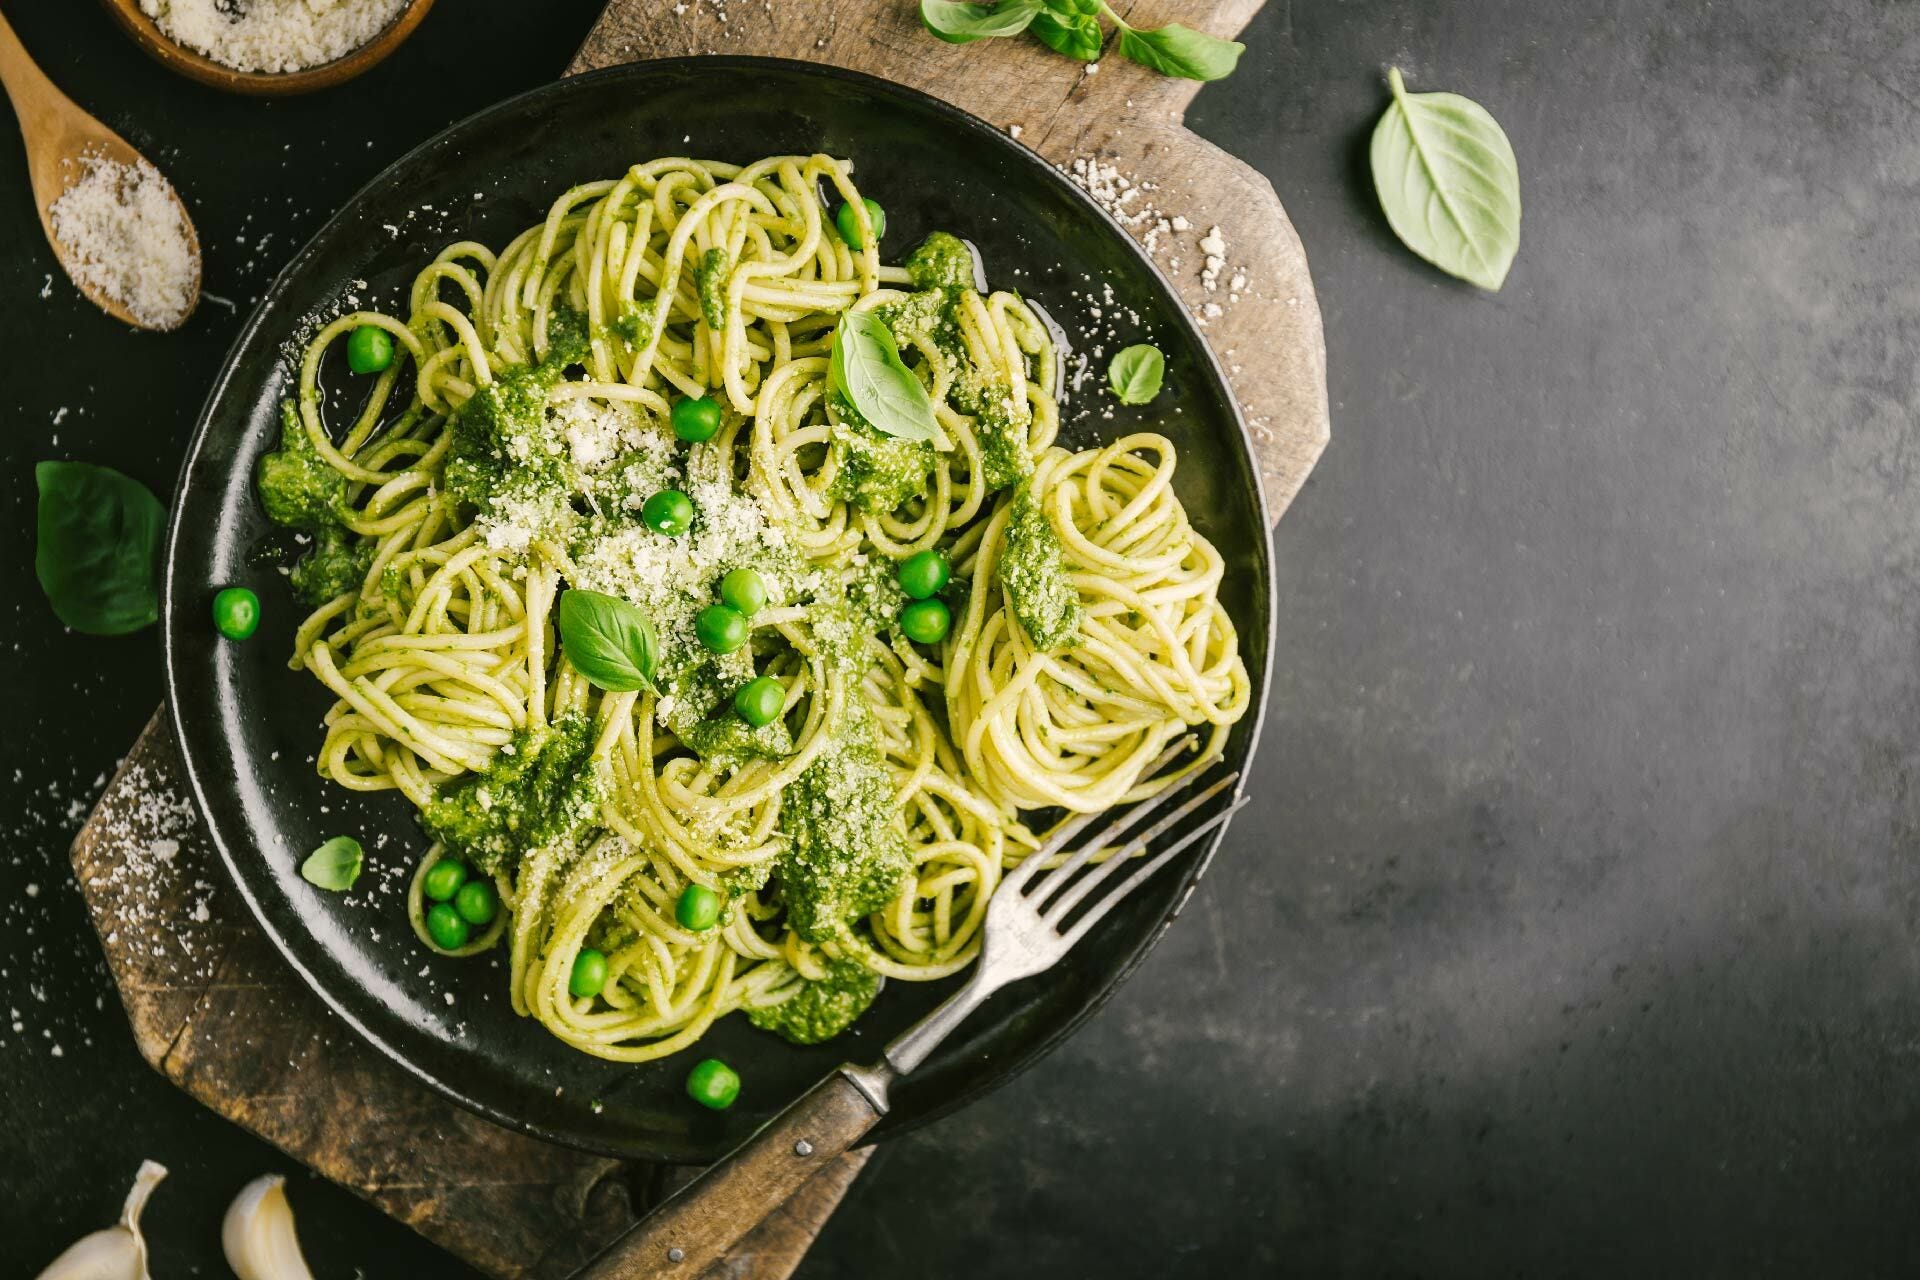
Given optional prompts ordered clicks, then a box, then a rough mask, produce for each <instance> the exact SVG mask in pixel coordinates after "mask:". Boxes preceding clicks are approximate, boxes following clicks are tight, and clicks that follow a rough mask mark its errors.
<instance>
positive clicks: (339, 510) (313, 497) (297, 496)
mask: <svg viewBox="0 0 1920 1280" xmlns="http://www.w3.org/2000/svg"><path fill="white" fill-rule="evenodd" d="M260 501H261V503H262V504H263V505H265V507H266V508H267V514H268V515H269V516H271V517H273V520H274V522H275V523H276V524H284V525H291V526H292V527H294V528H296V529H314V530H319V529H325V528H329V527H332V526H335V525H338V524H339V522H340V517H341V516H342V515H343V514H344V513H345V512H346V509H347V478H346V477H345V476H343V475H341V474H340V473H339V472H338V471H336V470H334V469H333V466H332V465H331V464H330V463H328V461H327V460H326V459H325V458H323V457H321V456H320V451H319V450H318V449H316V448H314V447H313V441H311V440H309V439H308V438H307V431H306V428H305V427H303V426H302V425H301V424H300V413H299V411H298V410H297V409H295V408H294V406H293V401H291V400H288V401H284V402H283V403H282V404H281V405H280V448H279V449H278V450H277V451H275V452H273V453H269V454H267V455H266V456H265V457H263V458H261V459H260Z"/></svg>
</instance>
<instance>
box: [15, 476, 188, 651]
mask: <svg viewBox="0 0 1920 1280" xmlns="http://www.w3.org/2000/svg"><path fill="white" fill-rule="evenodd" d="M33 475H34V481H35V483H36V484H37V485H38V487H39V490H40V512H39V537H38V541H37V543H36V545H35V547H34V555H33V569H34V573H35V575H36V576H37V577H38V578H39V579H40V589H41V590H42V591H44V592H46V594H47V603H49V604H51V605H52V606H53V611H54V613H55V614H56V615H57V616H58V617H59V619H60V621H62V622H64V623H66V624H67V625H68V626H69V627H72V628H73V629H74V630H75V631H84V632H86V633H87V634H88V635H96V636H118V635H126V634H127V633H128V632H132V631H138V630H140V629H141V628H142V627H145V626H148V625H150V624H152V623H153V622H155V621H156V620H157V619H158V618H159V617H160V596H159V592H158V591H157V590H156V589H155V587H154V575H155V572H156V570H157V569H158V567H159V556H160V539H161V533H162V531H163V530H164V529H165V527H166V523H167V513H166V510H165V508H163V507H162V506H161V505H160V501H159V499H157V498H155V497H154V496H153V493H152V492H151V491H150V490H149V489H148V488H147V486H145V485H143V484H141V483H140V482H139V481H138V480H135V479H133V478H132V477H130V476H124V475H121V474H120V473H119V472H118V471H115V470H113V469H112V468H110V467H96V466H91V465H89V464H87V463H84V462H42V463H41V464H39V465H38V466H36V467H35V468H34V469H33Z"/></svg>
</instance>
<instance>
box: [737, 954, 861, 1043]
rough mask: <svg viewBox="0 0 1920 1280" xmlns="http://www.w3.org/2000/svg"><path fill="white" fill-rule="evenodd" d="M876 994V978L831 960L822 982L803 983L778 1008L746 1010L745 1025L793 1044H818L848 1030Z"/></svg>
mask: <svg viewBox="0 0 1920 1280" xmlns="http://www.w3.org/2000/svg"><path fill="white" fill-rule="evenodd" d="M879 992H880V975H879V974H877V973H875V972H874V971H873V970H871V969H869V968H867V966H865V965H863V964H861V963H860V962H859V961H857V960H834V961H831V962H829V963H828V965H827V976H826V977H825V978H822V979H821V980H819V981H818V982H807V983H803V984H802V985H801V987H800V990H799V991H798V992H796V993H795V994H793V995H791V996H788V997H787V998H786V999H785V1000H782V1001H781V1002H780V1003H779V1004H776V1005H773V1006H771V1007H769V1008H765V1009H748V1010H747V1021H748V1022H751V1023H752V1024H753V1025H754V1026H756V1027H759V1028H760V1029H761V1030H762V1031H775V1032H778V1033H779V1034H780V1035H782V1036H785V1037H786V1038H787V1039H788V1040H791V1041H792V1042H793V1043H795V1044H819V1043H820V1042H821V1041H823V1040H831V1039H833V1038H834V1037H835V1036H837V1035H839V1034H840V1033H841V1032H842V1031H845V1030H846V1029H847V1028H848V1027H850V1026H852V1025H853V1023H854V1020H855V1019H856V1018H858V1017H859V1016H860V1015H861V1014H863V1013H865V1012H866V1011H867V1006H868V1005H870V1004H872V1003H873V998H874V996H876V995H878V994H879Z"/></svg>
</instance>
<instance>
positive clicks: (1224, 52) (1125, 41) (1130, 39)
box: [1120, 22, 1247, 80]
mask: <svg viewBox="0 0 1920 1280" xmlns="http://www.w3.org/2000/svg"><path fill="white" fill-rule="evenodd" d="M1246 48H1247V46H1245V45H1243V44H1241V43H1240V42H1239V41H1237V40H1222V39H1219V38H1218V37H1216V36H1210V35H1208V34H1206V33H1205V32H1204V31H1195V30H1194V29H1193V28H1192V27H1183V26H1181V25H1180V24H1179V23H1177V22H1169V23H1168V24H1167V25H1166V26H1164V27H1155V28H1154V29H1152V30H1150V31H1135V30H1134V29H1132V28H1131V27H1129V28H1125V29H1123V30H1122V31H1121V32H1120V52H1121V53H1122V54H1124V55H1125V56H1126V57H1128V58H1131V59H1132V60H1133V61H1135V62H1137V63H1139V64H1140V65H1141V66H1143V67H1151V68H1152V69H1153V70H1155V71H1158V72H1159V73H1160V74H1161V75H1167V76H1178V77H1179V78H1181V79H1183V80H1224V79H1226V78H1227V77H1228V76H1230V75H1232V74H1233V69H1234V68H1235V67H1236V66H1238V65H1239V63H1240V55H1241V54H1242V53H1244V52H1246Z"/></svg>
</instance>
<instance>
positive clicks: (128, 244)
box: [47, 155, 200, 329]
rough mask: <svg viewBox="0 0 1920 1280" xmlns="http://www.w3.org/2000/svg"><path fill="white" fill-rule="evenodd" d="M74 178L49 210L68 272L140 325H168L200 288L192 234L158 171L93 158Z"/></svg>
mask: <svg viewBox="0 0 1920 1280" xmlns="http://www.w3.org/2000/svg"><path fill="white" fill-rule="evenodd" d="M82 165H83V166H84V168H83V171H82V173H81V175H80V178H79V181H77V182H75V183H74V184H73V185H72V186H70V187H68V188H67V189H66V191H64V192H63V193H61V196H60V198H59V199H58V200H55V201H54V202H53V204H52V206H51V207H50V208H49V209H48V210H47V213H48V217H49V220H50V221H51V222H52V223H53V235H54V239H56V240H58V241H59V242H60V245H61V247H62V248H64V249H65V250H66V254H65V258H66V264H67V270H68V272H69V273H70V274H71V275H72V276H73V278H74V279H75V280H76V281H77V282H78V283H79V284H80V286H81V287H82V288H84V289H88V290H91V291H93V292H96V293H99V294H102V295H103V296H105V297H108V298H111V299H112V300H113V301H115V302H117V303H119V304H120V305H121V306H123V307H125V308H126V309H127V313H128V314H129V315H131V316H132V317H133V318H134V319H135V320H136V321H138V322H139V323H140V324H142V325H145V326H147V327H149V328H153V329H172V328H175V327H177V326H178V325H179V324H180V322H181V321H183V320H185V319H186V318H187V314H188V313H189V312H190V311H192V310H193V303H194V299H195V297H196V296H198V294H199V292H200V257H199V254H198V253H196V252H195V250H194V245H193V231H192V228H191V227H189V226H188V225H187V217H186V214H185V213H184V212H183V211H182V210H181V208H180V203H179V201H178V200H176V199H175V198H174V195H173V189H172V188H171V187H169V186H168V185H167V180H166V179H165V178H163V177H161V176H160V171H159V170H158V169H156V168H154V167H153V166H152V165H150V164H148V163H147V162H146V161H144V160H140V161H137V162H136V163H134V164H123V163H122V162H120V161H118V160H109V159H108V158H106V157H105V156H101V155H90V156H87V157H85V158H84V159H83V160H82Z"/></svg>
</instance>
